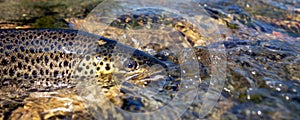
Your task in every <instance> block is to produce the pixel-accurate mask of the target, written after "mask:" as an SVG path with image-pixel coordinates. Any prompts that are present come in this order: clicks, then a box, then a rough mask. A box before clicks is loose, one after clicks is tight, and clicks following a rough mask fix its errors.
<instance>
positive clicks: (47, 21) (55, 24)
mask: <svg viewBox="0 0 300 120" xmlns="http://www.w3.org/2000/svg"><path fill="white" fill-rule="evenodd" d="M32 27H33V28H69V26H68V23H67V22H65V21H64V20H63V19H61V18H59V17H58V16H44V17H41V18H38V19H36V21H35V22H34V23H33V24H32Z"/></svg>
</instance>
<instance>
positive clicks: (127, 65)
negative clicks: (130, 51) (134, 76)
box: [124, 58, 138, 71]
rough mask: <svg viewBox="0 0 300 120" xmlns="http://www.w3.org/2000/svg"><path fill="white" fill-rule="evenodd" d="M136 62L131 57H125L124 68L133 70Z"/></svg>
mask: <svg viewBox="0 0 300 120" xmlns="http://www.w3.org/2000/svg"><path fill="white" fill-rule="evenodd" d="M137 66H138V64H137V62H136V61H135V60H133V59H131V58H130V59H127V60H126V61H125V62H124V69H125V70H126V71H133V70H135V69H136V68H137Z"/></svg>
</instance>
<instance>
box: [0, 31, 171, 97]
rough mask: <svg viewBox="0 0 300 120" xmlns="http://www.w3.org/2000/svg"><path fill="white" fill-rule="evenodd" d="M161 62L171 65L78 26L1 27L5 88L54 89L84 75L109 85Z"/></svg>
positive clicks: (0, 77)
mask: <svg viewBox="0 0 300 120" xmlns="http://www.w3.org/2000/svg"><path fill="white" fill-rule="evenodd" d="M155 64H159V65H161V66H164V67H165V65H164V64H163V63H162V62H161V61H159V60H158V59H156V58H154V57H152V56H150V55H148V54H146V53H144V52H142V51H139V50H136V49H134V48H131V47H129V46H125V45H123V44H121V43H118V42H117V41H114V40H111V39H107V38H104V37H101V36H97V35H93V34H90V33H86V32H82V31H78V30H65V29H22V30H0V80H1V82H0V87H1V90H4V91H44V90H51V89H56V88H61V87H68V86H74V85H76V84H77V83H78V80H82V79H91V80H95V83H97V84H99V85H100V86H102V87H109V86H113V85H115V84H118V83H119V82H120V80H121V81H122V80H127V79H131V80H132V79H138V78H141V77H146V76H147V75H149V74H147V70H148V69H149V68H150V67H151V66H152V65H155ZM141 73H142V74H141ZM116 76H117V77H116ZM120 76H122V77H123V78H122V77H120Z"/></svg>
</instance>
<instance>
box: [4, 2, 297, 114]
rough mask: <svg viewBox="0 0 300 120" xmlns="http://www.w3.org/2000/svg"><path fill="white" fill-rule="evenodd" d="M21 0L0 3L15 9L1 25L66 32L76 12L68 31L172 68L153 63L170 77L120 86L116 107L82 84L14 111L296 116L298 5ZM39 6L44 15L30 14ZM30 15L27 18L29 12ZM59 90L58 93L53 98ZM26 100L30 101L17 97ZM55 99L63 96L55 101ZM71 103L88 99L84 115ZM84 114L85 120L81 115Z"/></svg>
mask: <svg viewBox="0 0 300 120" xmlns="http://www.w3.org/2000/svg"><path fill="white" fill-rule="evenodd" d="M20 1H22V2H24V1H25V3H26V4H24V5H22V4H18V3H17V2H9V1H3V2H2V1H1V2H0V5H2V6H10V7H11V8H12V10H11V11H8V12H5V14H3V15H2V16H1V26H5V27H9V26H13V25H19V26H21V27H24V26H26V27H27V26H29V27H48V25H45V26H38V25H41V23H43V22H41V20H42V21H43V20H45V21H47V22H46V23H48V20H50V22H49V24H52V23H53V21H54V23H59V24H56V25H57V26H54V27H57V28H65V27H67V25H70V24H69V23H66V22H65V21H64V19H65V18H69V17H70V16H71V17H78V16H79V17H80V18H83V21H81V20H75V22H74V21H72V23H71V25H72V28H73V29H74V28H76V29H80V30H83V31H87V32H90V33H94V34H98V35H103V36H105V37H109V38H113V39H115V40H118V41H119V42H122V43H124V44H126V45H129V46H132V47H135V48H137V49H140V50H143V51H145V52H147V53H149V54H150V55H153V56H155V57H157V58H158V59H160V60H161V61H163V62H164V63H166V64H167V65H168V66H169V68H170V69H169V70H168V71H163V70H161V69H162V68H159V67H158V68H156V67H153V71H159V72H160V74H166V72H168V74H170V75H171V77H169V78H168V79H163V80H162V81H155V82H151V83H150V84H149V85H148V86H146V87H142V88H141V87H139V86H136V85H134V84H130V83H127V82H124V83H123V84H122V86H123V87H122V88H121V91H122V92H121V93H127V95H125V97H124V96H123V98H121V99H122V100H121V101H123V102H124V101H125V102H124V103H125V104H122V105H121V106H118V105H116V106H114V105H115V104H117V103H118V102H116V101H115V102H112V103H114V104H112V103H110V102H109V100H107V101H106V99H107V98H105V97H104V96H103V94H102V93H100V92H101V91H95V90H98V89H99V88H98V87H97V86H93V85H89V86H87V85H88V84H83V85H79V86H78V87H77V88H76V89H75V90H74V89H71V90H69V89H64V90H61V91H55V93H42V94H46V95H45V96H52V95H53V94H54V95H53V96H54V97H53V98H51V97H42V98H40V97H38V96H40V94H41V93H39V94H37V95H35V94H34V95H23V96H22V95H21V97H19V98H18V99H16V100H15V101H9V102H11V103H12V104H8V105H10V106H11V107H12V108H10V109H11V110H12V111H13V110H15V112H13V113H23V114H24V111H22V110H23V109H24V110H25V111H26V110H27V111H31V112H33V113H34V112H38V113H39V114H41V115H40V116H43V117H44V118H61V119H63V118H67V119H68V118H72V117H73V118H86V119H92V118H102V119H108V118H119V119H120V118H124V117H128V118H133V117H134V118H136V117H140V118H141V119H151V118H152V119H154V118H160V119H175V118H181V119H197V118H202V119H300V114H299V113H300V14H299V13H300V1H299V0H288V1H284V0H256V1H251V0H216V1H208V0H196V1H194V2H192V1H181V0H178V1H177V2H170V1H168V0H166V1H162V0H161V1H160V0H158V1H156V2H150V1H148V2H147V1H143V0H132V1H129V0H128V1H125V2H113V1H111V2H106V3H105V2H103V3H100V2H101V1H93V2H95V3H93V2H84V1H79V3H80V2H82V3H81V4H78V5H77V6H76V5H74V4H71V3H68V2H47V1H39V0H37V1H34V2H28V1H26V0H20ZM139 1H142V2H139ZM97 2H99V3H100V4H96V3H97ZM69 4H70V5H69ZM18 6H26V7H18ZM41 6H47V7H41ZM49 6H50V7H49ZM87 6H88V7H87ZM91 6H92V7H91ZM36 7H37V8H39V9H38V10H39V11H46V12H42V13H40V14H36V12H37V11H35V10H36V9H33V8H36ZM61 8H68V10H69V9H70V11H71V12H68V11H62V10H61ZM76 8H78V9H80V10H79V11H85V12H83V13H81V12H78V9H76ZM2 9H6V8H5V7H3V8H2ZM45 9H46V10H45ZM72 9H74V10H73V11H75V12H72ZM91 9H92V11H90V10H91ZM127 9H128V11H127ZM30 10H31V12H32V13H34V14H31V15H30V14H27V13H28V11H30ZM15 11H25V12H24V14H25V13H26V14H27V15H23V17H20V16H22V15H18V14H19V13H18V14H16V15H12V14H10V12H15ZM86 11H89V12H86ZM20 13H22V12H20ZM37 13H38V12H37ZM77 13H81V14H84V15H80V14H79V15H78V14H77ZM74 14H75V15H74ZM53 16H54V18H55V19H53ZM58 16H60V17H58ZM61 21H63V22H61ZM110 26H113V27H110ZM191 49H193V50H194V51H191ZM160 70H161V71H160ZM199 77H200V78H199ZM149 79H150V78H149ZM70 91H71V92H70ZM72 91H76V92H75V93H79V96H80V97H78V96H76V95H73V94H72ZM78 91H79V92H78ZM59 92H61V93H62V95H61V94H58V95H55V94H57V93H59ZM69 93H70V94H69ZM118 94H120V93H118ZM24 96H25V97H28V96H31V97H29V99H28V98H27V99H26V100H22V99H23V97H24ZM74 96H75V97H74ZM60 97H61V98H67V99H57V98H60ZM81 97H83V98H81ZM114 97H115V96H114ZM116 98H117V97H116ZM20 99H21V100H20ZM0 100H3V101H2V102H7V101H4V100H5V99H4V98H1V99H0ZM98 100H99V101H98ZM20 101H21V102H20ZM45 101H48V103H47V104H46V103H45ZM77 101H81V102H82V101H85V102H86V104H87V105H85V107H86V106H88V110H87V111H88V112H87V111H86V109H85V108H83V107H82V106H84V105H82V104H81V103H80V102H77ZM103 101H105V102H103ZM18 103H21V104H18ZM51 103H52V104H51ZM57 103H68V104H76V105H74V106H75V107H76V108H75V107H74V108H67V109H66V110H61V111H63V112H59V109H58V108H61V106H59V104H58V105H53V104H57ZM15 104H17V105H15ZM35 104H38V105H40V107H35ZM24 105H25V106H27V108H26V107H24V108H23V106H24ZM32 106H33V107H32ZM47 106H51V107H47ZM77 106H80V107H77ZM133 106H134V108H132V107H133ZM162 106H164V107H162ZM1 107H2V106H1ZM28 108H31V109H28ZM33 109H38V110H33ZM41 109H46V110H44V111H43V110H41ZM47 110H48V111H49V110H53V111H57V112H47ZM68 110H71V112H70V111H68ZM72 110H73V112H72ZM45 111H46V112H45ZM64 112H66V114H65V113H64ZM25 113H26V112H25ZM27 113H28V112H27ZM70 113H74V114H70ZM135 113H138V114H135ZM140 113H141V114H140ZM144 113H145V114H146V115H145V114H144ZM8 114H11V113H8ZM76 114H77V116H76ZM89 114H92V118H87V117H86V116H88V115H89ZM17 115H19V114H17ZM33 115H35V114H33ZM33 115H32V116H33ZM45 116H46V117H45ZM47 116H48V117H47ZM53 116H54V117H53ZM70 116H71V117H70ZM74 116H75V117H74ZM26 117H28V116H25V117H24V116H23V118H24V119H26ZM89 117H90V116H89ZM6 118H8V117H6ZM12 118H16V115H15V116H14V117H12Z"/></svg>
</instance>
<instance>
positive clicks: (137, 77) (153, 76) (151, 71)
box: [124, 64, 168, 87]
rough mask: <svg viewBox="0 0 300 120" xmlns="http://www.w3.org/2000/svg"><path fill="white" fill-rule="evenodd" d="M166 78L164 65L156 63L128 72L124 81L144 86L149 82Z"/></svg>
mask: <svg viewBox="0 0 300 120" xmlns="http://www.w3.org/2000/svg"><path fill="white" fill-rule="evenodd" d="M167 78H168V74H167V70H166V69H165V68H164V66H161V65H159V64H156V65H153V66H151V67H150V68H141V69H139V70H138V71H135V72H131V73H128V74H127V75H126V76H125V78H124V81H125V82H129V83H134V84H137V85H142V86H144V87H145V86H147V85H148V84H149V83H151V82H157V81H164V80H166V79H167Z"/></svg>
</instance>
